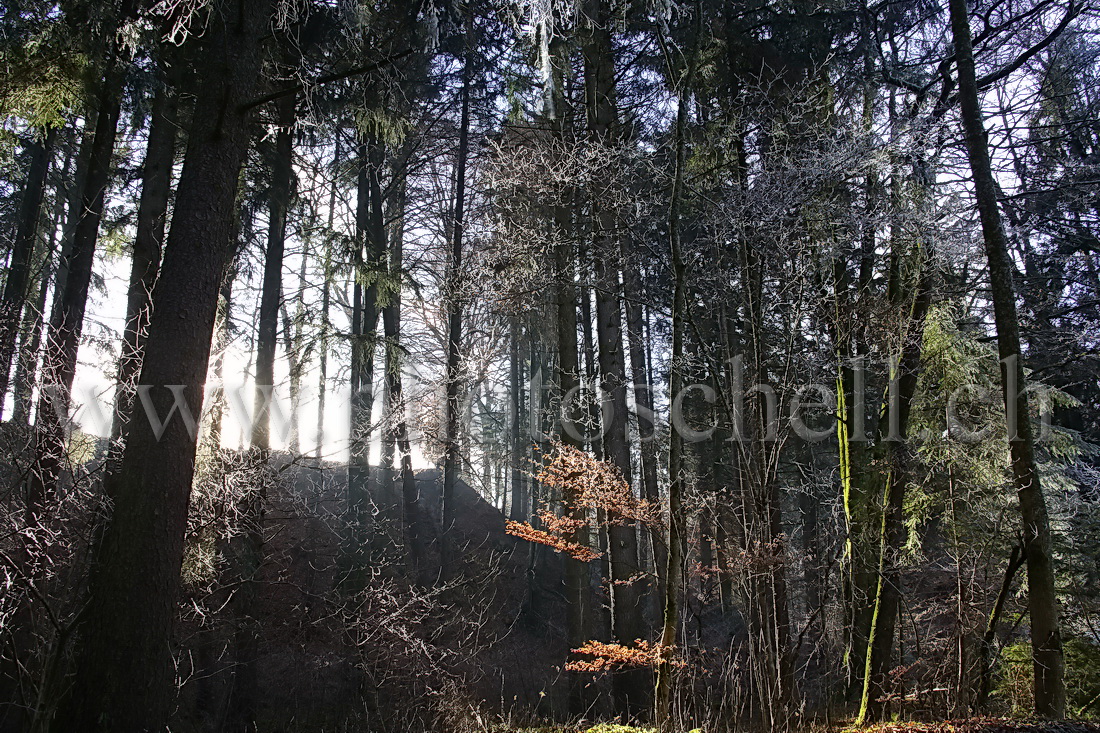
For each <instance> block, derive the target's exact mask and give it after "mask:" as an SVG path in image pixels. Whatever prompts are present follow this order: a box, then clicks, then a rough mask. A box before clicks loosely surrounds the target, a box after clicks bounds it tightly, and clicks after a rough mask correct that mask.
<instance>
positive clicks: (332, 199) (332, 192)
mask: <svg viewBox="0 0 1100 733" xmlns="http://www.w3.org/2000/svg"><path fill="white" fill-rule="evenodd" d="M339 168H340V135H339V128H337V135H336V146H335V149H334V150H333V154H332V169H333V176H332V188H330V189H329V197H328V222H327V223H328V230H329V232H331V231H332V221H333V217H334V215H335V210H336V187H337V175H336V171H338V170H339ZM331 250H332V248H331V247H325V248H324V255H323V256H322V258H321V262H322V265H321V326H320V334H318V337H317V351H318V358H317V362H318V363H317V458H318V460H320V459H321V458H323V457H324V443H325V395H326V392H327V390H328V339H329V329H330V323H329V310H330V309H331V307H332V251H331Z"/></svg>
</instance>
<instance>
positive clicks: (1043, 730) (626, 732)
mask: <svg viewBox="0 0 1100 733" xmlns="http://www.w3.org/2000/svg"><path fill="white" fill-rule="evenodd" d="M508 733H656V728H634V727H631V726H625V725H617V724H609V723H601V724H599V725H596V726H593V727H586V728H570V727H564V728H563V727H546V728H540V727H536V728H519V729H514V730H512V731H509V732H508ZM688 733H705V731H703V730H702V729H699V730H696V731H689V732H688ZM796 733H797V731H796ZM802 733H1100V723H1091V722H1082V721H1049V720H1020V719H1010V718H970V719H965V720H938V721H905V722H894V723H880V724H877V725H873V726H866V727H863V728H855V727H852V726H851V725H844V724H838V725H835V726H830V727H816V726H815V727H811V728H807V729H806V730H805V731H803V732H802Z"/></svg>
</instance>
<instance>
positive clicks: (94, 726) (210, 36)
mask: <svg viewBox="0 0 1100 733" xmlns="http://www.w3.org/2000/svg"><path fill="white" fill-rule="evenodd" d="M271 7H272V5H271V0H249V1H248V2H245V1H244V0H223V1H222V2H219V3H217V5H216V7H215V8H214V9H213V11H212V12H211V14H210V23H209V25H208V26H207V28H206V32H205V35H204V36H203V37H202V41H201V44H202V46H203V48H201V49H198V50H200V51H203V53H200V54H197V55H196V57H195V58H196V59H197V61H196V63H197V64H199V67H198V68H196V69H195V72H197V73H196V76H197V77H198V78H199V79H201V84H202V89H201V90H200V92H201V93H199V94H198V95H197V101H196V109H195V115H194V121H193V123H192V129H191V133H190V136H189V143H188V150H187V155H186V158H185V162H184V167H183V173H182V175H181V177H180V182H179V186H178V189H177V198H176V207H175V215H174V217H173V221H172V226H171V230H170V232H169V235H168V240H167V243H166V247H165V253H164V261H163V265H162V268H161V281H160V282H161V284H160V286H158V287H157V288H156V292H155V293H154V298H153V316H152V321H151V322H150V325H149V336H148V339H147V341H146V348H145V357H144V359H143V362H142V367H141V376H140V377H139V384H140V385H141V387H144V388H148V393H147V396H148V397H149V399H148V400H143V401H142V402H143V406H147V407H149V408H150V409H149V410H148V411H146V410H142V411H141V413H142V417H141V418H138V417H137V416H136V415H135V419H134V420H132V421H131V422H130V423H129V425H128V426H127V429H126V431H125V441H126V447H125V449H124V451H123V455H122V459H121V461H120V464H119V466H118V468H117V470H115V471H112V472H111V473H110V474H109V475H108V476H107V477H106V479H105V489H106V493H107V495H108V497H109V498H110V499H111V500H112V502H113V512H112V516H111V519H110V521H109V523H108V524H107V525H106V527H105V528H104V530H103V532H102V535H101V537H100V539H99V541H98V542H97V545H96V548H95V551H94V553H93V567H92V571H91V578H90V581H89V598H88V603H87V606H86V608H85V610H84V612H83V619H82V623H81V632H80V645H79V648H78V650H77V652H76V659H77V661H76V672H75V676H74V678H73V680H72V687H71V691H70V693H69V695H68V699H67V700H66V703H65V705H64V707H63V709H62V711H61V712H60V714H59V716H58V717H57V719H56V720H55V721H54V729H55V730H57V731H72V730H81V731H88V732H89V733H95V732H97V731H104V732H106V731H120V730H126V731H131V730H132V731H137V730H155V731H159V730H162V729H163V728H164V725H165V721H166V719H167V716H168V713H169V711H170V710H171V704H172V699H173V675H172V665H171V659H170V655H169V650H170V646H169V638H170V632H171V628H172V625H173V620H174V618H175V616H176V600H177V593H178V590H179V581H180V568H181V563H182V560H183V549H184V543H183V541H184V533H185V530H186V523H187V506H188V500H189V498H190V493H191V479H192V477H193V475H194V469H195V447H196V439H197V437H198V436H197V429H196V427H195V422H194V420H195V419H197V416H198V415H200V414H201V410H202V401H203V385H204V383H205V381H206V373H207V364H208V359H209V355H210V345H211V336H212V334H213V328H214V319H215V313H216V311H217V301H218V289H219V287H220V285H221V282H222V275H223V273H224V271H225V264H226V260H227V254H228V253H229V251H230V250H231V247H232V245H233V242H232V232H233V218H234V207H235V204H236V190H237V185H238V180H239V174H240V168H241V165H242V163H243V162H244V157H245V152H246V150H247V148H248V142H249V134H248V132H249V127H248V114H247V112H244V111H242V109H241V107H240V105H241V104H242V103H243V102H245V101H247V100H248V99H249V98H251V97H252V96H253V95H254V94H255V92H256V88H257V86H258V80H259V79H260V76H261V68H262V59H263V41H262V39H263V38H264V37H266V36H268V35H269V32H270V31H269V22H270V20H271ZM166 385H182V386H181V387H178V388H177V389H176V393H175V394H177V395H180V399H179V400H178V402H177V401H176V399H175V395H174V394H173V393H172V392H171V390H170V389H167V388H166ZM139 389H140V388H139ZM171 408H175V410H174V411H173V412H170V409H171ZM153 412H155V415H153V414H151V413H153ZM177 412H189V413H190V415H186V414H183V415H177V414H176V413H177ZM188 417H190V418H191V419H190V420H188V419H186V418H188ZM189 422H190V425H188V423H189ZM158 425H159V426H160V427H163V432H162V433H161V431H160V430H158V429H156V427H155V426H158ZM157 433H161V434H160V435H159V436H158V434H157ZM134 660H141V663H140V664H135V663H134Z"/></svg>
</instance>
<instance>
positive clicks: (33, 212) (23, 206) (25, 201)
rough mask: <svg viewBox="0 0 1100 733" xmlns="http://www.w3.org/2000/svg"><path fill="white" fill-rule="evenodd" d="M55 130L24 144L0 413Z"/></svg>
mask: <svg viewBox="0 0 1100 733" xmlns="http://www.w3.org/2000/svg"><path fill="white" fill-rule="evenodd" d="M56 139H57V131H56V130H55V129H53V128H51V129H50V130H48V131H46V133H45V134H44V135H43V136H42V137H41V138H38V137H35V138H33V139H32V140H31V141H30V144H29V145H28V146H27V158H28V165H27V174H26V183H24V185H23V198H22V200H21V201H20V203H19V219H18V224H17V225H16V230H15V241H14V242H13V243H12V250H11V259H10V261H9V262H8V278H7V280H6V281H5V282H4V292H3V295H2V296H0V415H2V414H3V412H4V400H5V398H6V397H7V394H8V375H9V374H10V373H11V363H12V358H13V357H14V355H15V341H16V338H17V337H18V335H19V324H20V321H21V320H22V315H23V304H24V303H25V302H26V299H27V287H28V285H29V283H30V275H31V258H32V256H33V255H34V241H35V239H36V235H37V234H38V225H39V221H40V220H41V218H42V217H41V210H42V198H43V196H44V195H45V193H46V173H47V171H48V170H49V167H50V158H51V156H52V153H53V145H54V141H55V140H56Z"/></svg>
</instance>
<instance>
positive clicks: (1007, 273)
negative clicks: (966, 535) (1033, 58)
mask: <svg viewBox="0 0 1100 733" xmlns="http://www.w3.org/2000/svg"><path fill="white" fill-rule="evenodd" d="M950 10H951V34H952V37H953V38H954V40H955V64H956V67H957V69H958V82H959V106H960V109H961V112H962V120H963V130H964V132H965V133H966V151H967V155H968V157H969V159H970V170H971V172H972V173H973V175H974V196H975V199H976V201H977V205H978V216H979V218H980V219H981V224H982V234H983V239H984V242H985V253H986V259H987V260H988V262H989V286H990V291H991V296H992V299H993V313H994V321H995V323H996V327H997V352H998V355H999V356H1000V359H1001V390H1002V395H1003V397H1004V404H1005V413H1006V422H1007V426H1008V447H1009V454H1010V457H1011V462H1012V477H1013V481H1014V483H1015V486H1016V494H1017V496H1018V498H1019V502H1020V519H1021V520H1022V522H1023V533H1024V535H1023V536H1024V552H1025V553H1026V554H1027V586H1028V611H1029V613H1030V616H1031V653H1032V663H1033V667H1034V671H1035V713H1036V715H1039V716H1040V717H1044V718H1054V719H1059V718H1063V717H1065V712H1066V687H1065V681H1064V673H1065V660H1064V657H1063V652H1062V632H1061V628H1060V626H1061V624H1060V620H1059V610H1058V597H1057V593H1056V590H1055V585H1054V556H1053V550H1052V547H1051V536H1050V519H1049V517H1048V515H1047V506H1046V500H1045V498H1044V496H1043V489H1042V486H1041V484H1040V483H1039V471H1038V467H1037V465H1036V460H1035V438H1034V435H1033V432H1032V427H1031V411H1030V404H1029V402H1030V401H1029V399H1028V394H1027V391H1026V386H1027V383H1026V381H1025V377H1024V364H1023V357H1022V354H1021V352H1020V324H1019V319H1018V316H1017V313H1016V292H1015V287H1014V286H1013V282H1012V271H1013V264H1012V260H1011V258H1010V257H1009V254H1008V241H1007V238H1006V236H1005V230H1004V223H1003V222H1002V221H1001V212H1000V209H999V204H998V201H997V184H996V181H995V179H994V177H993V171H992V167H991V164H990V160H989V143H988V139H987V137H986V131H985V126H984V123H983V122H982V108H981V100H980V98H979V92H978V83H977V79H976V73H975V68H974V49H973V45H972V42H971V38H970V19H969V16H968V14H967V10H966V0H950Z"/></svg>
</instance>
